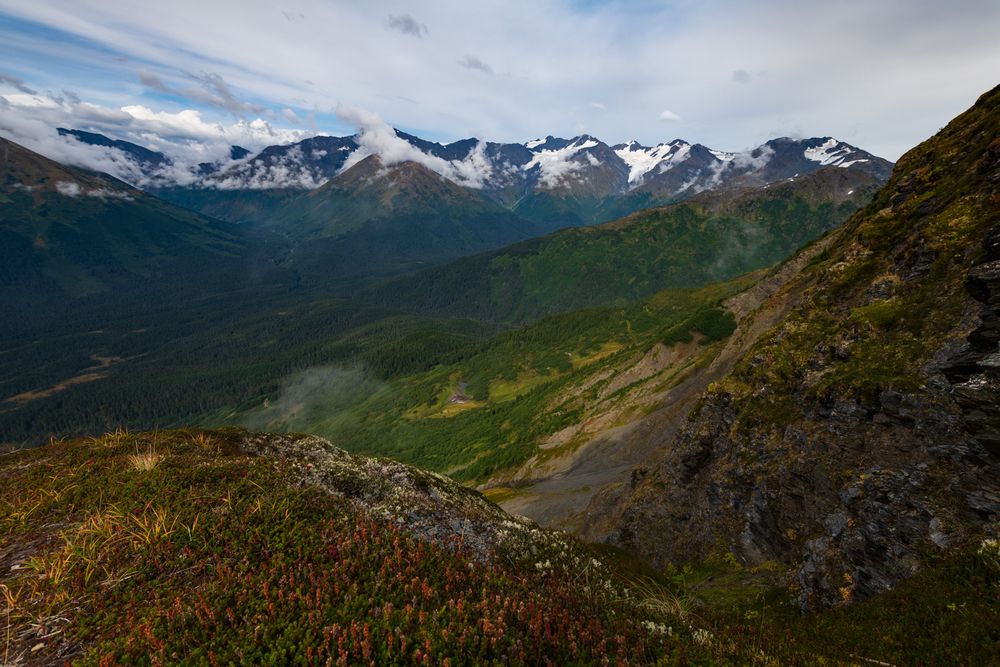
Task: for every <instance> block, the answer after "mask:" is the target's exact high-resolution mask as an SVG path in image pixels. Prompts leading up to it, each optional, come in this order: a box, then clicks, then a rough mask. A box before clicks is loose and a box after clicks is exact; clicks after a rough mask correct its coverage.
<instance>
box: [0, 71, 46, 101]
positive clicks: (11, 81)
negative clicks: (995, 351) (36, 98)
mask: <svg viewBox="0 0 1000 667" xmlns="http://www.w3.org/2000/svg"><path fill="white" fill-rule="evenodd" d="M0 83H5V84H7V85H8V86H13V87H14V88H16V89H18V90H19V91H21V92H22V93H26V94H28V95H36V94H37V93H36V92H35V91H34V90H32V89H31V88H28V86H27V85H26V84H25V83H24V80H23V79H21V78H19V77H16V76H13V75H11V74H4V73H3V72H0Z"/></svg>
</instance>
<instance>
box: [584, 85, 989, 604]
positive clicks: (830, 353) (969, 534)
mask: <svg viewBox="0 0 1000 667" xmlns="http://www.w3.org/2000/svg"><path fill="white" fill-rule="evenodd" d="M836 234H837V236H836V237H835V238H834V239H832V242H831V243H830V245H829V247H828V249H827V250H825V251H824V252H822V253H820V254H819V255H818V256H817V257H816V258H815V259H814V260H813V261H812V262H810V264H809V265H808V266H807V267H805V268H804V269H803V270H802V271H801V272H799V273H798V274H797V275H796V276H795V277H793V278H792V279H791V280H790V281H789V282H788V283H786V285H785V286H784V288H782V289H781V290H779V291H778V292H777V293H776V294H775V295H773V296H772V297H771V299H772V300H773V299H788V298H789V297H790V296H791V298H792V300H793V303H794V305H793V306H792V308H791V311H790V312H789V313H788V315H787V316H785V317H784V319H783V320H782V321H781V322H780V323H779V324H778V325H777V326H776V327H775V328H773V329H771V330H770V331H769V332H767V333H765V334H764V335H763V336H761V338H760V339H759V340H758V341H757V343H756V344H755V345H753V346H752V347H751V348H750V349H749V350H748V351H747V352H746V353H745V355H744V356H743V357H742V359H741V360H740V361H738V362H737V364H736V365H735V367H734V370H733V372H732V373H731V374H730V375H729V376H727V377H726V378H724V379H723V380H721V381H719V382H717V383H715V384H714V385H713V386H712V387H710V388H709V391H708V393H707V394H706V395H705V396H704V397H703V399H702V402H701V404H700V406H699V407H697V408H696V409H695V410H694V412H693V414H692V416H691V418H690V420H689V422H688V424H687V425H686V427H684V428H683V429H682V430H681V432H680V433H679V435H678V436H677V437H676V438H675V439H673V440H672V441H671V442H670V444H668V445H667V446H666V447H662V448H660V449H659V450H658V452H657V453H656V454H654V455H653V456H652V457H651V458H650V459H648V460H647V461H646V462H645V463H644V464H643V465H641V466H639V467H638V468H636V469H635V470H634V471H633V474H632V477H631V482H630V484H629V485H628V488H627V489H625V490H624V493H621V490H620V493H621V495H622V496H623V498H622V499H621V500H619V501H618V502H617V503H611V504H613V505H614V506H613V508H612V509H610V510H609V509H607V506H606V505H605V507H604V508H603V509H602V508H601V507H600V504H598V505H597V506H596V509H597V510H599V511H603V512H605V513H607V512H610V514H611V515H612V516H613V517H614V523H615V525H617V526H618V530H617V532H616V533H614V534H612V535H611V536H610V538H609V539H610V540H611V541H613V542H617V543H619V544H621V545H623V546H625V547H627V548H629V549H632V550H634V551H636V552H638V553H640V554H642V555H643V556H646V557H648V558H650V559H651V560H653V561H654V562H657V563H659V564H663V563H666V562H675V563H677V562H683V561H687V560H693V559H697V558H700V557H703V556H705V555H706V554H707V553H710V552H712V551H715V550H722V551H731V552H732V553H734V554H735V555H736V556H737V557H738V558H739V559H740V560H742V561H744V562H746V563H760V562H763V561H769V560H770V561H779V562H782V563H784V564H786V565H787V566H788V571H789V572H790V581H791V583H792V584H793V586H794V587H796V588H797V589H798V592H799V601H800V604H801V605H802V606H803V607H804V608H816V607H823V606H831V605H834V604H839V603H842V602H845V601H851V600H855V599H860V598H864V597H867V596H870V595H872V594H875V593H877V592H880V591H883V590H886V589H887V588H889V587H891V586H893V585H894V584H895V583H897V582H898V581H900V580H902V579H903V578H905V577H907V576H909V575H910V574H912V573H913V572H915V571H916V570H917V569H918V568H919V567H920V564H921V562H922V561H923V560H924V559H925V558H926V557H927V556H928V555H930V554H933V553H934V552H936V551H940V550H944V549H948V548H950V547H954V546H958V545H960V544H962V543H963V542H964V541H966V540H968V539H972V538H976V537H979V536H981V535H982V534H983V533H984V532H985V533H995V532H996V530H997V526H998V524H997V521H998V519H1000V407H998V406H1000V400H998V399H1000V376H998V370H1000V346H998V340H1000V310H998V308H1000V88H997V89H994V90H993V91H991V92H989V93H987V94H986V95H984V96H983V97H982V98H981V99H980V100H979V102H978V103H977V104H976V105H975V106H974V107H973V108H972V109H970V110H969V111H968V112H966V113H964V114H962V115H961V116H959V117H958V118H957V119H955V120H954V121H953V122H952V123H951V124H949V125H948V127H946V128H945V129H944V130H942V131H941V132H940V133H939V134H938V135H937V136H935V137H933V138H932V139H930V140H928V141H927V142H925V143H924V144H921V145H920V146H918V147H917V148H915V149H913V150H912V151H910V152H909V153H908V154H907V155H905V156H904V157H903V158H902V159H901V160H900V162H899V164H898V165H897V167H896V170H895V172H894V174H893V177H892V179H891V180H890V182H889V184H888V185H887V186H886V187H885V188H884V189H883V190H882V191H881V192H880V193H879V194H878V195H877V196H876V198H875V200H874V201H873V203H872V204H871V205H870V206H869V207H868V208H867V209H866V210H864V211H862V212H860V213H859V214H858V215H856V216H855V217H854V218H853V219H852V221H851V222H849V223H848V224H847V225H846V226H845V228H843V229H842V230H840V231H839V232H837V233H836ZM763 307H765V308H766V307H767V302H765V305H764V306H763ZM611 495H613V494H611ZM608 497H609V495H608V494H605V495H604V498H605V502H607V498H608Z"/></svg>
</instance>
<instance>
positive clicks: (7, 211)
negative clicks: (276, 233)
mask: <svg viewBox="0 0 1000 667" xmlns="http://www.w3.org/2000/svg"><path fill="white" fill-rule="evenodd" d="M246 253H247V244H246V241H245V240H244V239H243V238H242V235H241V233H240V232H239V230H238V229H237V228H235V227H234V226H233V225H231V224H228V223H224V222H219V221H217V220H212V219H210V218H205V217H202V216H199V215H196V214H193V213H191V212H189V211H186V210H184V209H181V208H178V207H175V206H172V205H170V204H167V203H165V202H162V201H160V200H159V199H156V198H154V197H150V196H148V195H145V194H143V193H142V192H140V191H138V190H136V189H134V188H131V187H129V186H127V185H125V184H124V183H122V182H120V181H117V180H115V179H113V178H111V177H109V176H105V175H102V174H95V173H91V172H84V171H81V170H77V169H73V168H69V167H63V166H62V165H59V164H57V163H55V162H52V161H51V160H48V159H46V158H43V157H42V156H40V155H37V154H35V153H32V152H31V151H28V150H26V149H24V148H22V147H21V146H18V145H17V144H15V143H13V142H10V141H7V140H5V139H0V266H2V268H0V295H2V298H3V299H4V302H5V303H8V304H11V305H12V306H13V305H14V304H24V303H28V302H30V301H31V300H32V299H36V298H38V297H42V296H51V295H55V296H59V297H61V298H63V299H64V300H65V299H66V298H69V299H72V298H74V297H81V296H87V295H93V294H98V293H103V292H108V291H109V290H112V289H119V290H121V289H138V288H139V287H140V286H143V285H154V286H155V288H157V289H160V290H161V291H164V292H166V291H168V290H169V289H170V288H171V287H174V286H177V285H179V284H183V283H184V282H185V281H187V282H189V283H195V282H197V281H198V279H199V278H200V279H202V280H204V277H205V276H208V275H210V276H211V278H212V279H214V280H220V279H221V276H222V273H223V271H226V270H227V271H229V272H231V273H233V274H237V275H233V276H231V278H230V280H231V281H236V280H238V279H239V275H238V274H239V269H240V265H241V263H242V261H243V259H242V256H244V255H245V254H246ZM195 272H196V273H198V274H200V275H199V276H198V277H194V276H192V273H195Z"/></svg>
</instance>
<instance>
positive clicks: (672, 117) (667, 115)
mask: <svg viewBox="0 0 1000 667" xmlns="http://www.w3.org/2000/svg"><path fill="white" fill-rule="evenodd" d="M658 117H659V119H660V120H662V121H663V122H665V123H676V122H678V121H680V119H681V117H680V116H678V115H677V114H675V113H674V112H673V111H671V110H670V109H664V110H663V111H662V112H660V115H659V116H658Z"/></svg>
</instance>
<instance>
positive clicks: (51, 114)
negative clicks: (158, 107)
mask: <svg viewBox="0 0 1000 667" xmlns="http://www.w3.org/2000/svg"><path fill="white" fill-rule="evenodd" d="M58 127H69V128H73V129H80V130H86V131H90V132H98V133H101V134H107V135H109V136H111V137H112V138H116V139H124V140H126V141H131V142H133V143H137V144H139V145H142V146H145V147H147V148H150V149H152V150H156V151H160V152H162V153H164V154H166V155H167V156H168V157H169V158H170V160H171V162H170V163H169V164H166V165H163V167H162V170H161V172H160V173H159V174H158V175H154V178H160V179H162V180H164V181H171V182H176V183H179V184H182V185H183V184H189V183H192V182H194V181H195V180H196V179H197V178H198V164H199V163H202V162H223V161H227V160H229V159H230V146H231V145H234V144H235V145H240V146H243V147H245V148H247V149H249V150H251V151H255V150H259V149H261V148H263V147H265V146H269V145H272V144H288V143H292V142H295V141H300V140H302V139H305V138H306V137H309V136H312V135H313V134H315V132H313V131H306V130H299V129H282V128H275V127H273V126H272V125H271V124H270V123H268V122H267V121H265V120H263V119H261V118H255V119H254V120H243V119H240V120H238V121H237V122H235V123H231V124H228V125H227V124H223V123H219V122H212V121H209V120H206V119H205V118H204V116H203V114H202V112H201V111H199V110H195V109H184V110H181V111H178V112H167V111H154V110H153V109H150V108H149V107H147V106H144V105H128V106H123V107H121V108H119V109H115V108H110V107H105V106H101V105H97V104H92V103H89V102H81V101H79V97H78V96H76V95H75V94H68V95H67V94H63V95H62V96H60V97H59V98H54V97H49V96H46V95H31V94H27V93H10V94H6V95H0V135H3V136H5V137H7V138H9V139H11V140H12V141H15V142H17V143H19V144H21V145H23V146H25V147H26V148H28V149H30V150H33V151H35V152H37V153H41V154H42V155H45V156H46V157H48V158H50V159H53V160H56V161H57V162H61V163H64V164H70V165H74V166H78V167H83V168H86V169H92V170H95V171H102V172H106V173H108V174H111V175H112V176H115V177H116V178H119V179H121V180H123V181H125V182H127V183H131V184H133V185H138V186H142V185H146V184H148V182H149V181H148V179H147V178H146V177H145V176H144V174H143V171H142V170H141V169H140V168H139V165H138V164H137V163H136V162H135V161H134V160H132V159H131V158H130V157H129V156H128V155H127V154H125V153H124V152H122V151H120V150H118V149H115V148H108V147H103V146H90V145H87V144H84V143H81V142H79V141H77V140H75V139H74V138H72V137H64V136H60V135H59V134H58V133H57V132H56V128H58Z"/></svg>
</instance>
